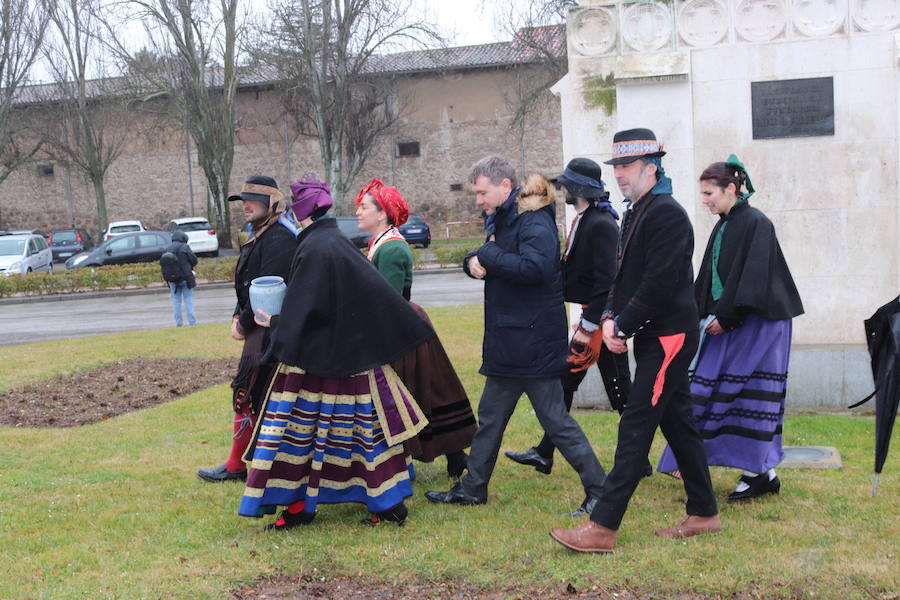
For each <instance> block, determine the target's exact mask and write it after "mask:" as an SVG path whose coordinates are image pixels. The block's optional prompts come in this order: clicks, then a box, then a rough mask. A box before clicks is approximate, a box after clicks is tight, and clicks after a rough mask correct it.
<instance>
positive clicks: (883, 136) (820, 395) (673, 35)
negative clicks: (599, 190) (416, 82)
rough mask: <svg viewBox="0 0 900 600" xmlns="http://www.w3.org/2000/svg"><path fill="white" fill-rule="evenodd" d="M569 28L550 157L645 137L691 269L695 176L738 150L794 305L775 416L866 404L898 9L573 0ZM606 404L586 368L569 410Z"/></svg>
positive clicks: (894, 209) (898, 133)
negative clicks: (789, 279)
mask: <svg viewBox="0 0 900 600" xmlns="http://www.w3.org/2000/svg"><path fill="white" fill-rule="evenodd" d="M567 31H568V56H569V72H568V74H567V75H566V76H565V77H564V78H563V79H562V80H560V81H559V82H558V83H557V84H556V85H555V86H554V91H555V92H556V93H557V94H558V95H559V96H560V101H561V111H562V128H563V154H564V162H565V161H568V160H569V159H571V158H573V157H575V156H587V157H590V158H593V159H594V160H597V161H598V162H602V161H603V160H606V159H608V158H609V156H610V154H609V153H610V148H611V145H612V136H613V134H614V133H615V132H616V131H617V130H620V129H627V128H631V127H649V128H651V129H653V130H654V131H655V132H656V134H657V137H658V138H659V139H660V140H661V141H662V142H663V143H664V144H665V148H666V150H667V151H668V155H667V156H666V157H665V159H664V160H665V162H664V164H665V167H666V171H667V174H669V175H670V176H671V177H672V179H673V181H674V195H675V197H676V199H677V200H678V201H679V202H681V203H682V205H683V206H684V208H685V209H686V210H687V212H688V214H689V215H690V217H691V219H692V222H693V223H694V229H695V236H696V250H695V266H697V265H699V261H700V258H701V257H702V254H703V251H704V248H705V245H706V240H707V237H708V235H709V233H710V231H711V230H712V227H713V225H714V224H715V222H716V218H715V217H714V216H712V215H709V214H708V213H707V211H706V210H705V208H704V207H703V206H702V205H701V204H700V201H699V198H698V184H697V177H698V176H699V174H700V172H701V171H702V170H703V168H705V167H706V166H707V165H708V164H709V163H711V162H714V161H717V160H724V159H725V157H727V156H728V155H729V154H730V153H732V152H734V153H735V154H737V155H738V156H739V157H740V159H741V160H742V161H743V162H744V163H745V164H746V165H747V167H748V170H749V171H750V173H751V174H752V177H753V182H754V184H755V186H756V188H757V193H756V195H755V196H754V197H753V200H752V203H753V204H754V205H756V206H757V207H759V208H760V209H761V210H762V211H763V212H765V213H766V214H767V215H768V216H769V217H770V218H771V220H772V221H773V223H774V224H775V227H776V230H777V232H778V236H779V240H780V242H781V245H782V248H783V249H784V252H785V255H786V258H787V261H788V264H789V266H790V268H791V271H792V272H793V275H794V278H795V280H796V282H797V286H798V288H799V290H800V294H801V296H802V298H803V303H804V306H805V308H806V314H805V315H803V316H801V317H799V318H797V319H795V320H794V337H793V342H794V347H793V353H792V356H791V365H790V373H789V379H788V389H787V394H788V398H787V406H788V410H789V411H792V412H799V411H815V410H840V409H843V408H845V407H846V406H847V405H849V404H850V403H852V402H853V401H854V400H857V399H859V398H861V397H863V396H865V395H867V394H868V393H869V392H870V391H871V390H872V387H873V384H872V378H871V371H870V370H869V366H868V355H867V353H866V351H865V336H864V333H863V327H862V321H863V319H865V318H867V317H868V316H869V315H870V314H871V313H872V312H873V311H874V310H875V309H876V308H877V307H879V306H881V305H882V304H884V303H885V302H887V301H888V300H890V299H891V298H894V297H896V296H897V295H898V293H900V235H898V233H900V210H898V197H900V188H898V172H900V162H898V161H900V151H898V149H900V102H898V97H900V78H898V62H900V0H640V1H635V0H619V1H613V0H606V1H602V0H600V1H598V0H593V1H591V0H581V3H580V5H579V6H577V7H574V8H572V9H571V10H570V11H569V13H568V20H567ZM604 179H605V180H606V181H607V183H608V184H609V185H608V187H609V188H610V189H611V190H612V195H613V200H614V203H621V195H620V194H619V192H618V188H617V187H616V185H615V182H614V180H613V177H612V171H611V168H609V167H605V168H604ZM619 208H622V206H621V204H620V206H619ZM570 218H571V215H570ZM602 394H603V392H602V386H601V385H600V384H599V377H598V376H597V375H596V370H592V372H591V375H590V377H589V379H588V380H586V382H585V385H583V386H582V389H581V390H580V393H579V396H576V405H579V404H585V403H588V404H590V403H592V401H593V399H596V398H597V397H600V396H602ZM586 401H587V402H586ZM601 404H602V405H603V406H606V403H605V399H603V401H602V402H601Z"/></svg>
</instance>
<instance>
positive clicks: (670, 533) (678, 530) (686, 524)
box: [656, 515, 722, 539]
mask: <svg viewBox="0 0 900 600" xmlns="http://www.w3.org/2000/svg"><path fill="white" fill-rule="evenodd" d="M720 531H722V522H721V521H720V520H719V515H713V516H711V517H698V516H696V515H688V516H686V517H685V518H684V519H682V520H681V523H679V524H678V525H676V526H675V527H671V528H669V529H657V530H656V535H658V536H659V537H664V538H672V539H681V538H688V537H692V536H695V535H701V534H704V533H719V532H720Z"/></svg>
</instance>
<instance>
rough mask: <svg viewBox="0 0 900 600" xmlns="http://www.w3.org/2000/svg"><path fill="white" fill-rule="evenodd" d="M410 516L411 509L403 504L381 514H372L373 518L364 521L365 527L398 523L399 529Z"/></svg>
mask: <svg viewBox="0 0 900 600" xmlns="http://www.w3.org/2000/svg"><path fill="white" fill-rule="evenodd" d="M407 515H409V509H408V508H406V505H405V504H403V503H402V502H401V503H400V504H398V505H396V506H393V507H391V508H389V509H387V510H383V511H381V512H377V513H372V516H371V517H369V518H368V519H363V521H362V522H363V525H373V526H374V525H378V524H379V523H381V522H383V521H390V522H392V523H396V524H397V526H398V527H403V524H404V523H405V522H406V517H407Z"/></svg>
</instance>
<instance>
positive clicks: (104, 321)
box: [0, 272, 484, 345]
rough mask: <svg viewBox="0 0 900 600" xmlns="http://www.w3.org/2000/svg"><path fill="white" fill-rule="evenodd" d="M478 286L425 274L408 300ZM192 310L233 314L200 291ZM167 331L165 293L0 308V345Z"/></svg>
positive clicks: (451, 298)
mask: <svg viewBox="0 0 900 600" xmlns="http://www.w3.org/2000/svg"><path fill="white" fill-rule="evenodd" d="M483 285H484V284H483V283H482V282H481V281H477V280H475V279H471V278H469V277H467V276H466V275H465V274H463V273H461V272H451V273H424V274H421V275H418V276H416V279H415V284H414V285H413V301H414V302H417V303H418V304H421V305H422V306H452V305H457V304H479V303H481V301H482V298H483V295H482V294H483ZM194 309H195V312H196V314H197V320H198V321H200V322H201V323H218V322H228V321H229V320H230V319H231V312H232V310H234V289H233V288H231V287H213V288H204V287H202V286H201V287H200V288H197V289H195V290H194ZM172 326H174V319H173V317H172V303H171V301H170V300H169V294H168V291H167V290H165V289H160V291H159V292H158V293H152V294H140V295H118V296H111V297H104V298H77V297H73V298H72V299H66V300H62V301H58V302H29V303H26V304H2V305H0V332H3V333H2V335H0V345H11V344H23V343H26V342H42V341H47V340H58V339H64V338H70V337H85V336H89V335H98V334H101V333H114V332H118V331H132V330H135V329H160V328H163V327H172Z"/></svg>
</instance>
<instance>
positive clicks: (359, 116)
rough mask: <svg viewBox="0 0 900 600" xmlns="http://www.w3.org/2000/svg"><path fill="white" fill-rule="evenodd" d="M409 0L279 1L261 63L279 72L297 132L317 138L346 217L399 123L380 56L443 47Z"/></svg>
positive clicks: (258, 51)
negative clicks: (376, 151) (370, 160)
mask: <svg viewBox="0 0 900 600" xmlns="http://www.w3.org/2000/svg"><path fill="white" fill-rule="evenodd" d="M411 7H412V2H411V1H410V0H399V1H398V0H273V1H272V3H271V4H270V6H269V8H270V10H271V12H272V14H273V18H274V27H271V28H270V29H269V31H271V33H270V35H268V36H267V37H266V38H265V39H264V40H263V43H262V44H260V45H258V46H257V47H256V48H255V49H254V58H255V59H256V60H257V61H259V62H261V63H263V64H266V65H268V66H270V67H271V68H272V69H273V71H274V72H275V77H274V79H275V80H276V81H277V82H278V83H277V86H278V88H279V90H280V92H281V97H282V102H283V105H284V108H285V110H286V112H287V114H288V115H289V116H290V118H291V120H292V121H293V123H294V126H295V127H296V129H297V131H298V132H299V133H300V134H301V135H308V136H315V137H316V138H317V140H318V142H319V151H320V154H321V159H322V167H323V171H324V173H325V177H326V179H327V181H328V183H329V185H330V187H331V191H332V196H333V198H334V205H335V211H336V212H337V213H338V214H340V213H341V211H342V209H343V208H344V202H345V198H346V197H347V193H348V192H349V191H350V186H351V185H352V183H353V179H354V178H355V177H356V175H357V174H358V173H359V171H360V169H362V167H363V165H364V164H365V161H366V157H367V155H368V154H369V152H370V151H371V150H372V148H373V147H374V146H375V144H376V143H377V142H378V141H379V140H381V139H382V138H383V137H384V136H385V134H387V133H388V132H391V131H392V130H393V128H394V127H395V125H396V123H397V121H398V119H399V118H400V115H401V112H402V108H403V106H402V105H403V100H402V99H401V98H399V97H398V96H397V94H396V93H395V90H394V89H393V88H394V86H393V85H392V83H391V78H390V76H389V75H387V74H386V72H387V71H388V69H382V68H379V67H378V66H377V63H376V61H377V60H378V56H377V55H379V54H384V53H387V52H390V51H392V50H396V49H398V48H401V47H409V46H422V45H423V44H426V43H439V42H440V41H441V40H440V37H439V36H438V35H437V34H436V33H435V30H434V29H433V28H432V27H431V26H430V25H429V24H427V23H424V22H422V21H416V20H414V19H411V18H410V15H411V14H412V11H411Z"/></svg>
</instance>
